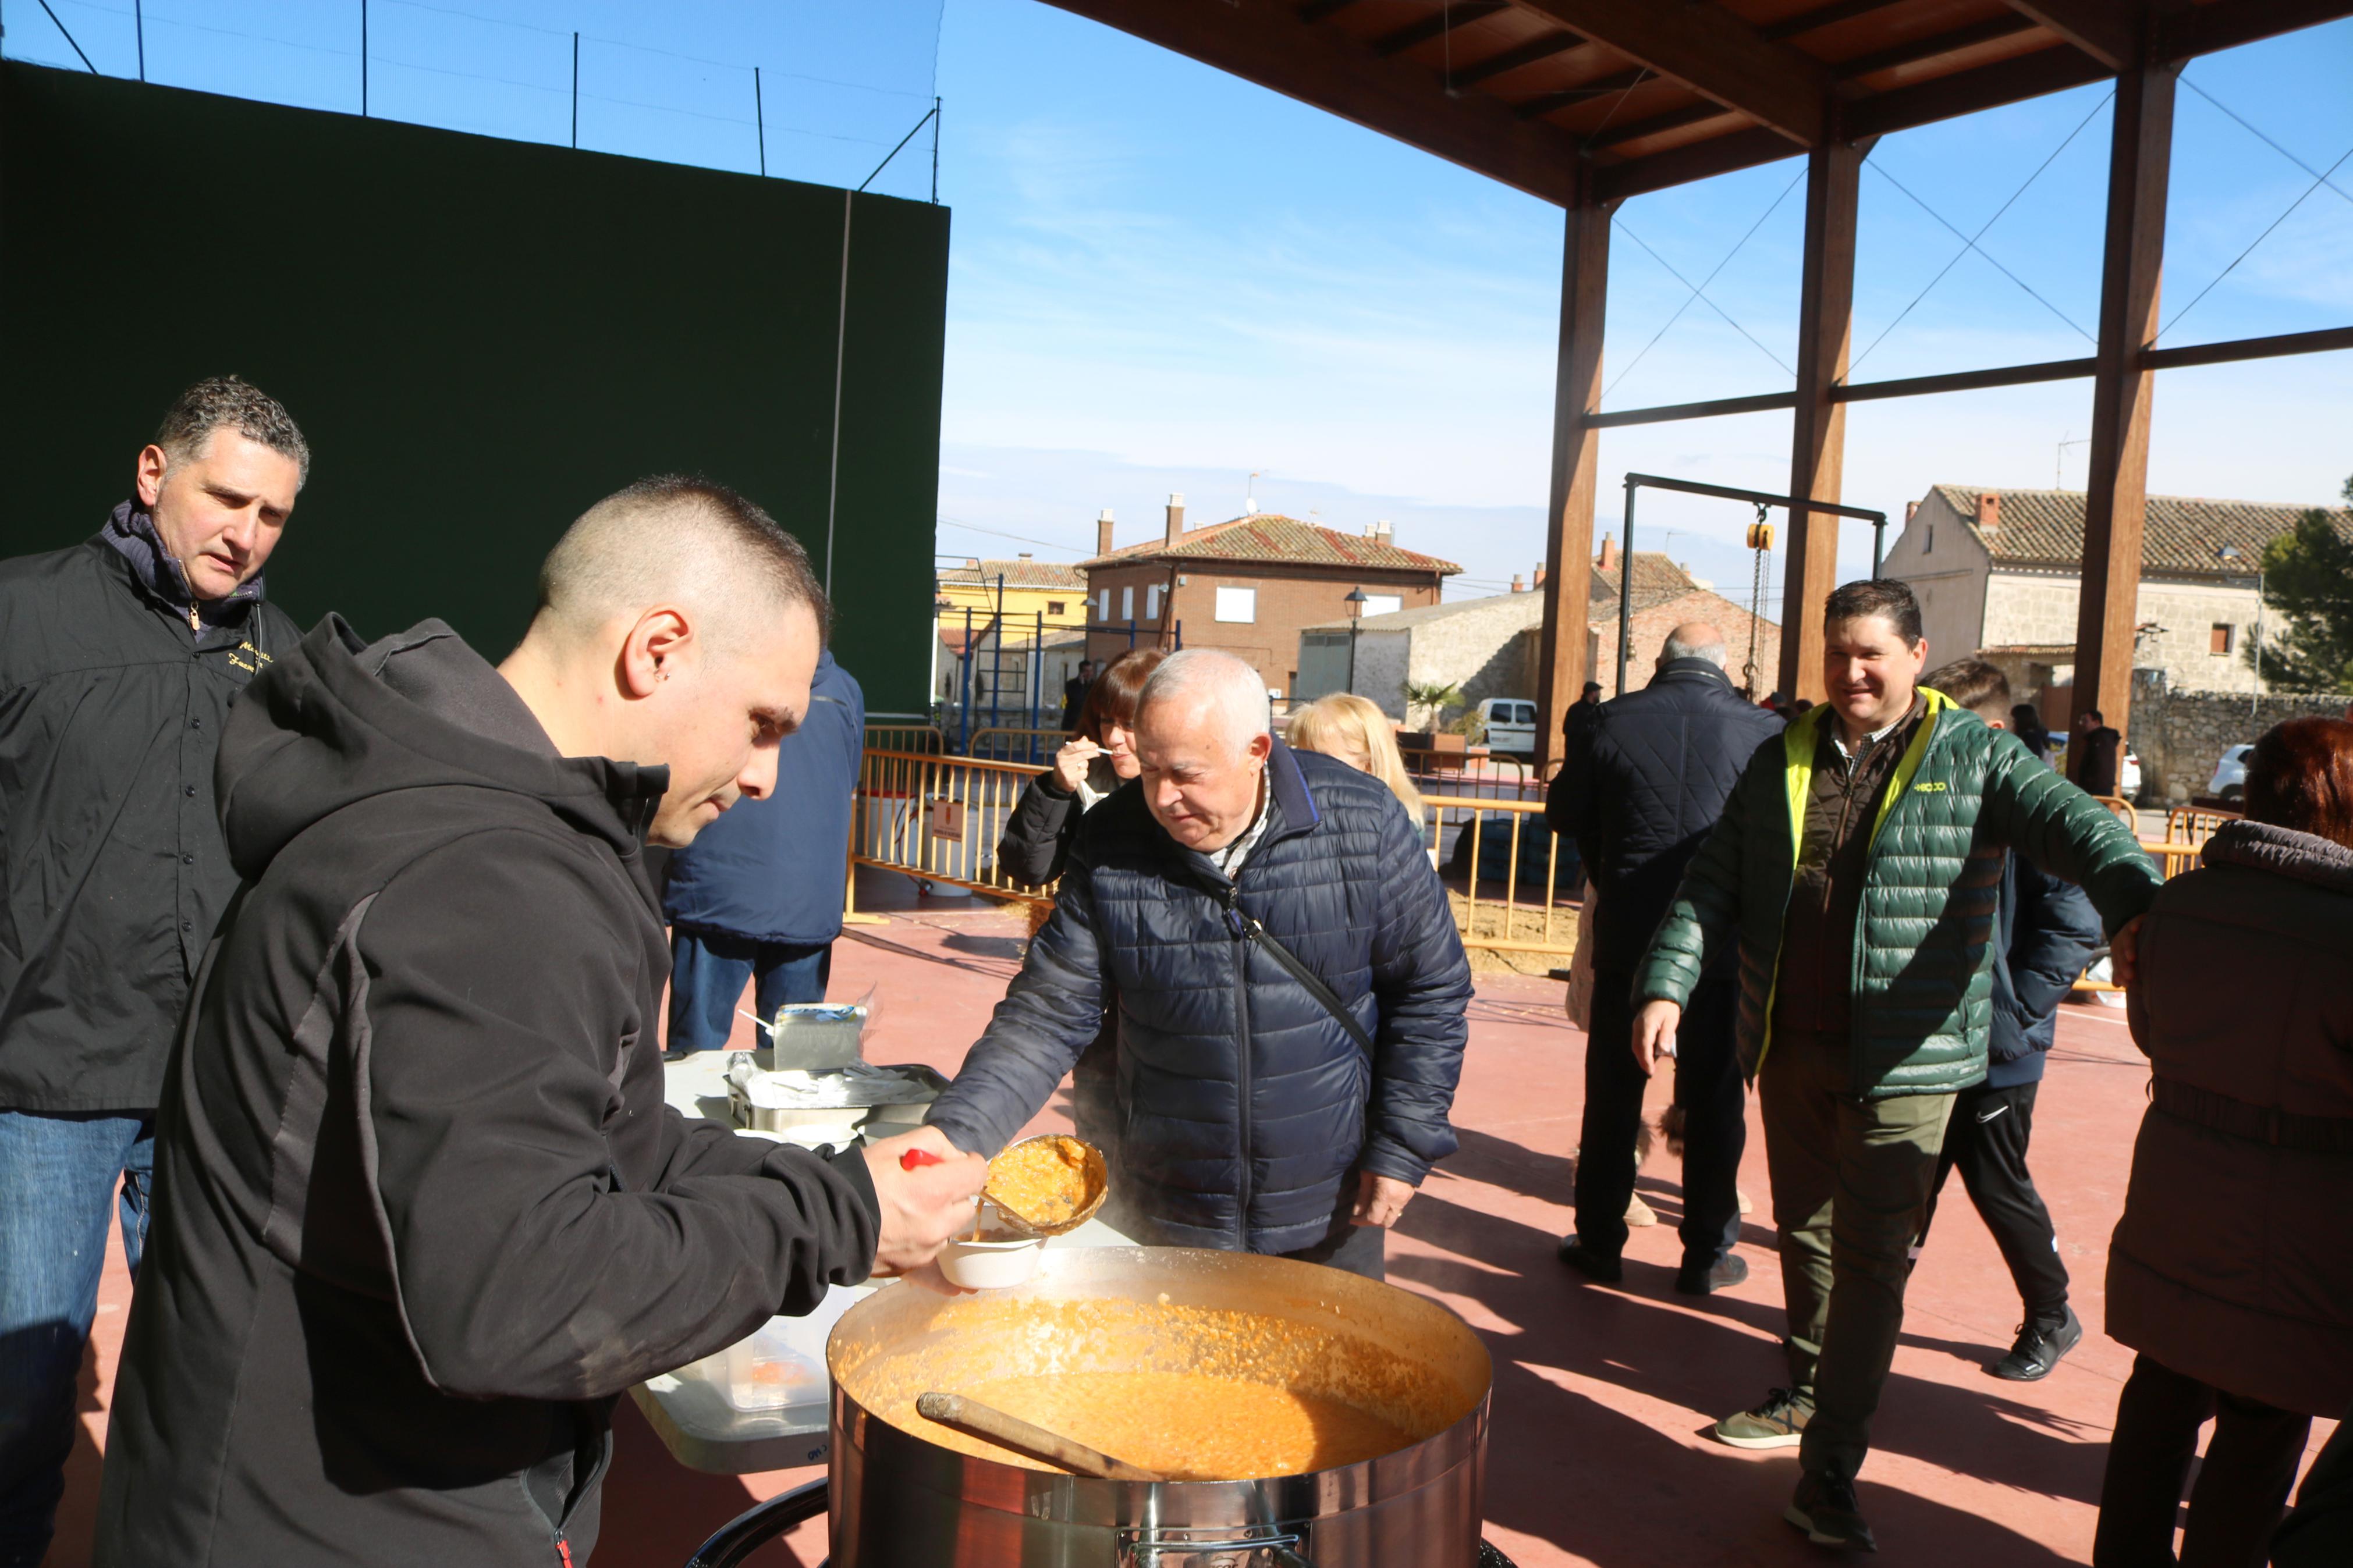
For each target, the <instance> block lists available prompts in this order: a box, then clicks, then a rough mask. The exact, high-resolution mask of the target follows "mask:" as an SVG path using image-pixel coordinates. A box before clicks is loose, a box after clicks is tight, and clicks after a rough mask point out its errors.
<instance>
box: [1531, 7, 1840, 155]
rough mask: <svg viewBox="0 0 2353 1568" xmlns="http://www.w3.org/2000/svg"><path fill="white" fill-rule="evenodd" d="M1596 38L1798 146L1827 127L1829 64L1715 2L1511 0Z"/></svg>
mask: <svg viewBox="0 0 2353 1568" xmlns="http://www.w3.org/2000/svg"><path fill="white" fill-rule="evenodd" d="M1513 4H1514V5H1518V6H1519V7H1520V8H1521V9H1522V10H1524V11H1527V12H1530V13H1532V14H1534V15H1535V16H1543V17H1545V18H1546V19H1547V20H1549V21H1552V22H1556V23H1558V24H1559V25H1560V26H1564V27H1567V28H1568V29H1569V30H1571V31H1572V32H1577V33H1582V34H1584V35H1585V36H1586V37H1588V38H1591V39H1592V40H1593V41H1594V42H1595V43H1598V44H1606V45H1608V46H1609V47H1611V48H1613V49H1616V50H1617V51H1618V52H1619V53H1620V54H1622V55H1627V56H1630V57H1631V58H1633V59H1635V60H1637V61H1639V62H1641V64H1642V65H1644V66H1647V67H1649V68H1651V70H1653V71H1656V72H1657V73H1659V74H1660V75H1661V76H1664V77H1672V79H1675V80H1676V81H1679V82H1682V83H1683V85H1684V86H1686V87H1688V88H1690V89H1692V90H1693V91H1694V92H1696V93H1698V94H1699V95H1700V96H1702V97H1703V98H1710V99H1714V100H1715V101H1716V102H1718V103H1720V104H1722V105H1724V107H1725V108H1726V109H1732V110H1738V111H1739V112H1741V113H1743V114H1745V115H1746V116H1748V117H1749V118H1750V119H1751V120H1754V121H1757V122H1758V123H1759V124H1761V125H1766V126H1768V127H1770V128H1771V129H1772V130H1774V131H1775V132H1778V133H1779V134H1781V135H1782V136H1784V137H1786V138H1788V140H1789V141H1791V142H1797V143H1798V144H1799V146H1802V147H1811V146H1815V145H1818V144H1820V142H1822V141H1824V140H1825V139H1826V138H1827V137H1828V135H1829V133H1830V132H1829V127H1830V95H1831V76H1830V68H1828V67H1827V66H1825V65H1823V64H1822V63H1821V61H1820V60H1818V59H1816V58H1813V57H1812V56H1811V55H1809V54H1807V53H1805V52H1804V51H1803V50H1801V49H1798V48H1794V47H1790V46H1789V45H1788V44H1782V43H1775V42H1772V41H1770V40H1768V39H1767V38H1764V37H1760V36H1759V35H1758V33H1757V29H1756V28H1755V27H1753V26H1749V25H1748V24H1747V23H1746V22H1744V21H1742V20H1741V19H1740V18H1739V17H1738V16H1734V15H1733V14H1732V13H1731V12H1729V11H1726V10H1724V9H1722V8H1720V7H1718V6H1715V5H1698V4H1692V3H1690V0H1513Z"/></svg>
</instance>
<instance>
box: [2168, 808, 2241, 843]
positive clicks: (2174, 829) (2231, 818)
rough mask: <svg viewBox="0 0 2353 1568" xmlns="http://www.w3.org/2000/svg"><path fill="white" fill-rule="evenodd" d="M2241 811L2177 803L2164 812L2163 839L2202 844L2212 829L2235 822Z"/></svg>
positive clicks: (2212, 831) (2210, 834)
mask: <svg viewBox="0 0 2353 1568" xmlns="http://www.w3.org/2000/svg"><path fill="white" fill-rule="evenodd" d="M2240 816H2242V813H2239V812H2235V811H2218V810H2216V809H2215V808H2214V807H2212V806H2211V805H2177V806H2175V807H2174V808H2173V809H2172V810H2171V811H2168V812H2167V813H2166V814H2165V841H2166V842H2167V843H2168V844H2203V843H2205V842H2206V840H2208V839H2209V838H2211V837H2214V830H2215V829H2216V828H2218V827H2220V826H2222V824H2224V823H2226V822H2236V821H2238V820H2239V818H2240Z"/></svg>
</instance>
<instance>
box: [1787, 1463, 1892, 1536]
mask: <svg viewBox="0 0 2353 1568" xmlns="http://www.w3.org/2000/svg"><path fill="white" fill-rule="evenodd" d="M1781 1517H1782V1518H1783V1519H1786V1520H1788V1521H1789V1522H1790V1523H1791V1524H1794V1525H1796V1526H1797V1527H1798V1528H1799V1530H1802V1531H1805V1532H1806V1539H1807V1540H1809V1541H1810V1542H1813V1543H1814V1544H1815V1545H1817V1546H1835V1547H1838V1548H1839V1549H1841V1551H1846V1552H1876V1551H1878V1550H1879V1542H1878V1541H1877V1540H1876V1539H1875V1538H1874V1537H1873V1535H1872V1533H1871V1526H1870V1525H1868V1524H1865V1523H1864V1522H1863V1519H1862V1512H1861V1511H1860V1510H1858V1509H1857V1508H1856V1506H1855V1500H1854V1483H1853V1482H1852V1481H1851V1480H1848V1479H1846V1478H1845V1477H1844V1476H1818V1475H1812V1474H1808V1475H1803V1476H1800V1477H1799V1478H1798V1490H1797V1495H1796V1496H1794V1497H1792V1498H1790V1500H1789V1506H1788V1507H1787V1508H1785V1509H1783V1510H1781Z"/></svg>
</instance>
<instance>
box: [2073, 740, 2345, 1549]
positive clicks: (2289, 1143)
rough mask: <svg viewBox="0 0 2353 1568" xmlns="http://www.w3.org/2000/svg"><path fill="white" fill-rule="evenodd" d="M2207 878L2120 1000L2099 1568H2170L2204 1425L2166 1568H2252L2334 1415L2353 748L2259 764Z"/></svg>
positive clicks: (2258, 748)
mask: <svg viewBox="0 0 2353 1568" xmlns="http://www.w3.org/2000/svg"><path fill="white" fill-rule="evenodd" d="M2202 858H2203V862H2204V863H2203V864H2202V865H2201V866H2200V868H2198V869H2196V870H2193V871H2189V872H2187V873H2185V874H2184V875H2182V876H2179V877H2177V878H2175V879H2173V880H2172V881H2170V882H2168V883H2167V884H2166V885H2165V888H2164V890H2163V891H2161V892H2159V893H2158V897H2157V903H2156V905H2155V907H2153V908H2152V909H2151V910H2149V912H2148V916H2147V921H2146V922H2145V923H2144V924H2143V925H2142V927H2141V931H2140V940H2139V952H2138V963H2137V970H2138V978H2137V980H2136V981H2135V982H2134V984H2133V987H2132V992H2131V999H2130V1022H2131V1024H2132V1034H2133V1043H2134V1044H2135V1045H2137V1046H2138V1047H2140V1048H2141V1050H2142V1051H2143V1052H2145V1053H2146V1054H2147V1057H2148V1058H2149V1066H2150V1068H2151V1069H2152V1078H2153V1081H2152V1082H2151V1084H2150V1086H2149V1109H2148V1110H2147V1112H2146V1113H2145V1115H2144V1116H2143V1118H2142V1121H2141V1127H2140V1136H2139V1139H2138V1141H2137V1143H2136V1144H2135V1146H2134V1150H2133V1163H2132V1184H2131V1186H2130V1187H2129V1188H2128V1189H2127V1191H2126V1196H2125V1210H2124V1216H2123V1217H2122V1218H2121V1219H2120V1220H2119V1221H2118V1222H2117V1224H2116V1239H2115V1241H2114V1242H2113V1243H2112V1244H2111V1245H2110V1247H2109V1249H2108V1281H2107V1284H2108V1294H2107V1325H2106V1326H2107V1331H2108V1333H2109V1334H2110V1335H2111V1336H2112V1337H2113V1338H2115V1339H2116V1340H2117V1341H2118V1342H2121V1343H2123V1344H2126V1345H2128V1346H2130V1347H2131V1348H2132V1349H2133V1350H2135V1351H2137V1352H2139V1354H2138V1358H2137V1361H2136V1362H2135V1363H2134V1365H2133V1372H2132V1376H2131V1378H2130V1379H2129V1380H2128V1381H2127V1382H2126V1384H2125V1386H2124V1390H2123V1394H2122V1396H2121V1397H2120V1398H2119V1400H2118V1402H2117V1407H2116V1434H2115V1436H2114V1437H2113V1438H2112V1439H2111V1440H2110V1442H2109V1446H2108V1464H2107V1475H2106V1479H2105V1481H2104V1482H2103V1484H2102V1486H2101V1489H2100V1522H2099V1529H2098V1531H2097V1534H2096V1535H2095V1537H2094V1542H2093V1545H2092V1561H2093V1563H2094V1564H2095V1565H2096V1568H2143V1565H2144V1564H2163V1563H2172V1562H2173V1561H2174V1553H2173V1531H2174V1519H2175V1515H2176V1513H2177V1512H2178V1510H2179V1504H2180V1500H2181V1493H2182V1486H2183V1483H2184V1482H2185V1481H2186V1480H2187V1479H2188V1478H2189V1467H2190V1460H2191V1458H2192V1457H2193V1456H2194V1455H2195V1454H2196V1453H2197V1449H2198V1430H2199V1427H2200V1426H2201V1425H2203V1424H2204V1423H2205V1422H2206V1421H2208V1420H2209V1419H2211V1420H2213V1422H2214V1436H2213V1437H2212V1439H2211V1441H2210V1442H2209V1443H2208V1445H2207V1448H2206V1462H2205V1465H2204V1468H2202V1469H2201V1470H2200V1472H2199V1475H2198V1480H2197V1485H2196V1487H2195V1489H2193V1490H2192V1491H2191V1493H2190V1498H2189V1527H2188V1531H2187V1532H2186V1534H2185V1536H2184V1538H2183V1541H2182V1550H2181V1557H2180V1561H2181V1562H2182V1563H2187V1564H2201V1565H2216V1568H2221V1565H2230V1568H2257V1565H2258V1564H2260V1563H2263V1562H2264V1561H2265V1560H2266V1557H2267V1545H2268V1542H2270V1539H2271V1536H2272V1532H2273V1531H2274V1529H2275V1528H2276V1527H2277V1525H2278V1524H2279V1521H2280V1510H2281V1508H2282V1507H2283V1506H2284V1503H2285V1502H2286V1500H2287V1490H2288V1484H2289V1483H2290V1482H2291V1481H2292V1480H2294V1479H2295V1470H2296V1465H2297V1463H2298V1461H2299V1460H2300V1459H2301V1458H2303V1455H2304V1449H2305V1445H2306V1439H2307V1435H2308V1434H2309V1432H2310V1429H2311V1426H2312V1419H2313V1417H2315V1416H2335V1415H2340V1414H2342V1413H2343V1412H2344V1411H2345V1409H2346V1406H2347V1405H2348V1402H2353V1250H2349V1249H2348V1247H2347V1246H2346V1231H2345V1216H2346V1215H2347V1214H2348V1212H2353V987H2348V984H2347V976H2348V974H2353V724H2348V723H2347V722H2346V721H2343V720H2341V719H2319V718H2312V719H2295V720H2291V721H2288V722H2286V723H2284V724H2282V725H2279V726H2278V727H2276V728H2275V729H2274V730H2272V731H2270V732H2269V733H2268V734H2266V735H2264V736H2263V739H2262V740H2260V741H2258V742H2255V749H2254V754H2253V756H2252V757H2251V758H2249V759H2248V767H2247V816H2246V820H2244V821H2242V822H2232V823H2226V824H2225V825H2223V826H2222V827H2221V829H2220V830H2219V831H2217V832H2216V833H2215V835H2214V837H2211V839H2209V840H2207V842H2206V846H2205V848H2204V851H2203V853H2202ZM2327 1485H2328V1483H2327V1479H2326V1476H2325V1475H2324V1476H2323V1479H2322V1482H2321V1486H2322V1489H2324V1490H2325V1489H2327ZM2311 1490H2312V1488H2311V1487H2310V1486H2309V1485H2307V1487H2306V1491H2307V1492H2310V1491H2311ZM2306 1501H2307V1502H2316V1499H2315V1498H2312V1497H2309V1496H2308V1497H2307V1498H2306Z"/></svg>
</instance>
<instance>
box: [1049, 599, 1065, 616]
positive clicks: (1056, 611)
mask: <svg viewBox="0 0 2353 1568" xmlns="http://www.w3.org/2000/svg"><path fill="white" fill-rule="evenodd" d="M1046 613H1047V614H1048V615H1050V616H1059V615H1060V614H1061V613H1062V601H1061V600H1060V599H1049V600H1047V601H1046Z"/></svg>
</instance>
